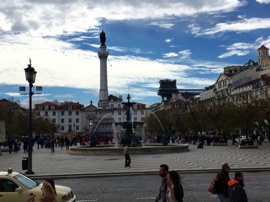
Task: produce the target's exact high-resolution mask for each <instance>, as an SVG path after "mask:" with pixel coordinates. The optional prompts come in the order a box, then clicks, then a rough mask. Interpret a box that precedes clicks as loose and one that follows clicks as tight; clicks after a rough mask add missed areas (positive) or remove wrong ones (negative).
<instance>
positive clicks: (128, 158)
mask: <svg viewBox="0 0 270 202" xmlns="http://www.w3.org/2000/svg"><path fill="white" fill-rule="evenodd" d="M124 155H125V167H130V164H131V158H130V155H129V146H128V145H126V146H125V147H124Z"/></svg>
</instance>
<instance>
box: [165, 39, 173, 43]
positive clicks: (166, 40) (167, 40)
mask: <svg viewBox="0 0 270 202" xmlns="http://www.w3.org/2000/svg"><path fill="white" fill-rule="evenodd" d="M172 40H173V39H165V40H164V41H165V42H166V43H170V42H172Z"/></svg>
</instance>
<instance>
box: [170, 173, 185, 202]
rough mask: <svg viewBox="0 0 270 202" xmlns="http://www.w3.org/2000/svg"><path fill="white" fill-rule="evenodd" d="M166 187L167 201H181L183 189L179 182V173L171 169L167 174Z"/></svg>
mask: <svg viewBox="0 0 270 202" xmlns="http://www.w3.org/2000/svg"><path fill="white" fill-rule="evenodd" d="M167 180H168V188H167V198H168V202H183V198H184V190H183V187H182V183H181V177H180V176H179V174H178V173H177V172H176V171H174V170H172V171H169V172H168V174H167Z"/></svg>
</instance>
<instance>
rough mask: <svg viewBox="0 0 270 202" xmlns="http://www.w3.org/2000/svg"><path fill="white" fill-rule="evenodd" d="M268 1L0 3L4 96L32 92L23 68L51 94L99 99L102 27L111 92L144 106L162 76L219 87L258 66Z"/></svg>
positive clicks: (269, 36) (268, 38)
mask: <svg viewBox="0 0 270 202" xmlns="http://www.w3.org/2000/svg"><path fill="white" fill-rule="evenodd" d="M269 11H270V0H192V1H191V0H181V1H179V0H142V1H138V0H114V1H111V0H99V1H94V0H46V1H44V0H1V4H0V69H1V74H0V99H2V98H10V97H13V98H15V99H17V100H19V101H20V102H21V104H22V105H23V106H26V107H27V105H28V97H27V96H26V95H20V92H19V86H27V85H28V83H27V81H26V80H25V73H24V68H26V67H27V64H28V63H29V58H31V60H32V65H33V66H34V68H35V69H36V71H37V77H36V82H35V85H38V86H43V91H42V94H36V95H34V96H33V102H34V103H40V102H44V101H47V100H58V101H74V102H80V103H81V104H83V105H85V106H87V105H89V103H90V101H91V100H92V101H93V104H95V105H97V102H98V96H99V86H100V84H99V58H98V56H97V52H98V50H99V47H100V40H99V34H100V32H101V31H102V30H104V31H105V33H106V38H107V40H106V45H107V50H108V51H109V54H110V55H109V57H108V63H107V64H108V87H109V94H113V95H115V96H119V95H122V96H123V98H126V96H127V93H128V92H129V93H130V95H131V99H132V101H134V102H141V103H145V104H146V105H147V106H149V105H151V104H153V103H157V102H160V101H161V98H160V97H159V96H158V95H157V90H158V88H159V80H161V79H176V80H177V87H178V88H179V89H180V88H204V87H206V86H208V85H211V84H213V83H214V82H215V81H216V79H217V77H218V75H219V74H220V73H221V72H222V71H223V67H225V66H229V65H244V64H245V63H246V62H247V61H248V60H250V59H252V60H254V61H256V62H257V49H258V48H259V47H260V46H261V45H265V46H267V47H268V48H270V12H269Z"/></svg>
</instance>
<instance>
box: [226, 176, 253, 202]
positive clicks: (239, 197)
mask: <svg viewBox="0 0 270 202" xmlns="http://www.w3.org/2000/svg"><path fill="white" fill-rule="evenodd" d="M228 186H229V190H228V193H229V202H247V201H248V198H247V194H246V191H245V190H244V188H243V187H244V186H245V185H244V175H243V173H242V172H236V173H235V175H234V178H233V179H231V180H230V181H229V182H228Z"/></svg>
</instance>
